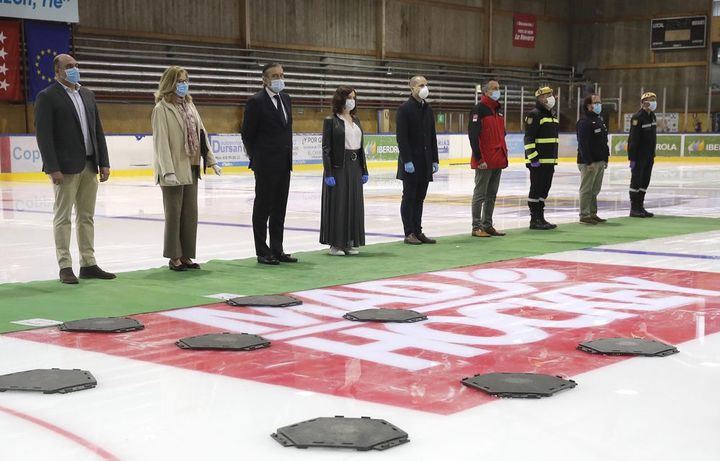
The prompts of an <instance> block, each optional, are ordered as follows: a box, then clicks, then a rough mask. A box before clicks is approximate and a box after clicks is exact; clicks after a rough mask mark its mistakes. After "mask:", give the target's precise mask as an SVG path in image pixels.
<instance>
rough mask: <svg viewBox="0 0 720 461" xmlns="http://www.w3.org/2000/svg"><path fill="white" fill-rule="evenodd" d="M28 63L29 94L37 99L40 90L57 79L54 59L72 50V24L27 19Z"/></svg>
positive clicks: (32, 98) (33, 99) (31, 99)
mask: <svg viewBox="0 0 720 461" xmlns="http://www.w3.org/2000/svg"><path fill="white" fill-rule="evenodd" d="M25 43H26V46H27V63H28V96H29V98H30V101H35V97H36V96H37V94H38V93H39V92H41V91H42V90H43V89H45V88H46V87H47V86H48V85H50V84H51V83H52V82H54V81H55V69H54V68H53V59H55V56H57V55H58V54H63V53H69V52H70V26H69V25H67V24H63V23H57V22H45V21H28V20H26V21H25Z"/></svg>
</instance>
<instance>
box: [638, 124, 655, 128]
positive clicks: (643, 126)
mask: <svg viewBox="0 0 720 461" xmlns="http://www.w3.org/2000/svg"><path fill="white" fill-rule="evenodd" d="M651 126H653V124H652V123H646V124H645V125H640V127H641V128H650V127H651Z"/></svg>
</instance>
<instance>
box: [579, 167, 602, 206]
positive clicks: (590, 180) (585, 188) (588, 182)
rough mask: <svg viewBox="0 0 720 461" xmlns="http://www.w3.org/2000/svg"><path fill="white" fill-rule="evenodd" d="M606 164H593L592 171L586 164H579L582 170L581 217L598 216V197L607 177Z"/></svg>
mask: <svg viewBox="0 0 720 461" xmlns="http://www.w3.org/2000/svg"><path fill="white" fill-rule="evenodd" d="M606 166H607V163H605V162H593V163H592V167H593V168H592V170H589V169H588V165H586V164H584V163H580V164H578V169H579V170H580V217H581V218H589V217H591V216H597V196H598V194H599V193H600V189H601V188H602V180H603V176H604V175H605V167H606Z"/></svg>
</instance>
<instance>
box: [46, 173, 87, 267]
mask: <svg viewBox="0 0 720 461" xmlns="http://www.w3.org/2000/svg"><path fill="white" fill-rule="evenodd" d="M63 176H64V179H63V183H62V184H60V185H57V184H55V185H53V190H54V193H55V205H54V206H53V211H54V214H55V217H54V218H53V234H54V236H55V252H56V253H57V260H58V265H59V266H60V269H64V268H66V267H72V257H71V256H70V235H71V233H72V222H71V217H72V211H73V207H75V230H76V232H77V242H78V249H79V250H80V267H88V266H94V265H95V220H94V219H95V201H96V198H97V191H98V176H97V169H96V167H95V163H93V162H92V161H89V162H87V163H86V164H85V169H84V170H83V171H82V172H81V173H78V174H66V175H63Z"/></svg>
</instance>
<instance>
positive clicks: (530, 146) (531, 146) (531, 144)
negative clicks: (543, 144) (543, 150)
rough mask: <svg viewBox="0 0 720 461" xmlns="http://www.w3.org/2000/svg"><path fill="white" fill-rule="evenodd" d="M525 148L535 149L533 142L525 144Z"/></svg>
mask: <svg viewBox="0 0 720 461" xmlns="http://www.w3.org/2000/svg"><path fill="white" fill-rule="evenodd" d="M525 149H535V143H534V142H533V143H530V144H525Z"/></svg>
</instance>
